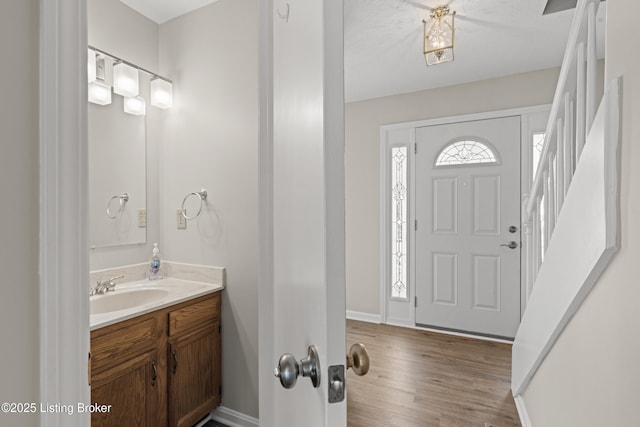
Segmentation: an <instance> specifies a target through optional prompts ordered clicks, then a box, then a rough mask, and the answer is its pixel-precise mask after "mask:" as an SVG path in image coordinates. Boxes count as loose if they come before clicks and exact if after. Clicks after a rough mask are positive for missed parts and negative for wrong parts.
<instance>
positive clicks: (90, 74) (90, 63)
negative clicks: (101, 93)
mask: <svg viewBox="0 0 640 427" xmlns="http://www.w3.org/2000/svg"><path fill="white" fill-rule="evenodd" d="M87 81H88V82H89V83H91V82H95V81H96V51H95V50H93V49H87Z"/></svg>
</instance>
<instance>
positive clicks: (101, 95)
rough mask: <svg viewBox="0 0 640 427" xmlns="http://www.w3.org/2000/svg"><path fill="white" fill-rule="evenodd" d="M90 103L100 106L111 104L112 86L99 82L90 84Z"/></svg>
mask: <svg viewBox="0 0 640 427" xmlns="http://www.w3.org/2000/svg"><path fill="white" fill-rule="evenodd" d="M89 102H93V103H94V104H98V105H109V104H111V86H108V85H106V84H104V83H102V82H100V81H98V80H96V81H93V82H91V83H89Z"/></svg>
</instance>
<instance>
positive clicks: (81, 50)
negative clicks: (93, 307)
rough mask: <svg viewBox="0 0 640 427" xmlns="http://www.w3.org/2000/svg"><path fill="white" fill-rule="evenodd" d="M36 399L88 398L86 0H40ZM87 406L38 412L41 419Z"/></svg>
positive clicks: (82, 421)
mask: <svg viewBox="0 0 640 427" xmlns="http://www.w3.org/2000/svg"><path fill="white" fill-rule="evenodd" d="M39 3H40V4H39V7H40V54H39V55H40V67H39V69H40V137H39V139H40V189H39V190H40V251H39V252H40V262H39V268H40V282H39V289H40V291H39V294H40V300H39V312H40V321H39V325H40V338H39V342H40V373H39V377H40V380H39V383H40V386H39V390H40V396H39V399H40V402H43V403H61V404H73V405H75V404H77V403H78V402H82V403H88V402H89V401H90V388H89V385H88V370H87V369H85V368H84V367H88V365H87V364H88V352H89V297H88V289H89V262H88V260H89V244H88V232H87V230H88V226H87V222H88V219H87V207H88V186H87V182H88V171H87V167H88V161H87V85H86V84H83V82H86V72H87V71H86V70H87V66H86V64H87V12H86V0H40V2H39ZM89 423H90V418H89V414H86V413H84V414H77V413H74V415H73V416H71V417H70V416H69V415H67V414H66V413H64V412H63V413H58V414H56V413H51V414H46V415H45V414H40V425H41V426H72V427H73V426H77V427H85V426H87V425H89Z"/></svg>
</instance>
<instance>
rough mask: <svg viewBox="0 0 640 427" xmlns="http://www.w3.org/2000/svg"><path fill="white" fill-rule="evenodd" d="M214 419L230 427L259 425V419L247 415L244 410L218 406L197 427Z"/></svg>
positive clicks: (253, 426) (254, 426)
mask: <svg viewBox="0 0 640 427" xmlns="http://www.w3.org/2000/svg"><path fill="white" fill-rule="evenodd" d="M209 420H214V421H217V422H219V423H222V424H225V425H228V426H229V427H258V425H259V423H258V419H257V418H253V417H250V416H249V415H245V414H243V413H242V412H238V411H234V410H233V409H229V408H227V407H224V406H218V407H217V408H216V409H214V410H213V411H211V413H210V414H209V416H208V417H207V418H205V419H204V420H202V421H200V423H198V425H197V427H200V426H202V425H204V424H205V423H206V422H207V421H209Z"/></svg>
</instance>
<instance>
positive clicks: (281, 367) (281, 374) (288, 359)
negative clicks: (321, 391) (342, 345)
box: [273, 345, 320, 388]
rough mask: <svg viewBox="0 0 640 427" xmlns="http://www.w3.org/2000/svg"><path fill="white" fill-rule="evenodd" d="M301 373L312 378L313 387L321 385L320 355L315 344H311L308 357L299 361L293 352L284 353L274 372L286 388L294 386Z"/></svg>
mask: <svg viewBox="0 0 640 427" xmlns="http://www.w3.org/2000/svg"><path fill="white" fill-rule="evenodd" d="M301 373H302V376H303V377H309V378H311V382H312V383H313V387H315V388H318V387H320V357H318V350H317V349H316V346H315V345H310V346H309V350H308V355H307V357H305V358H304V359H302V360H301V361H299V362H298V361H296V358H295V357H293V355H292V354H290V353H286V354H283V355H282V357H280V360H279V361H278V366H277V367H276V369H275V370H274V371H273V374H274V375H275V376H276V377H278V378H280V384H282V387H284V388H293V386H295V385H296V381H297V380H298V376H299V375H300V374H301Z"/></svg>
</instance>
